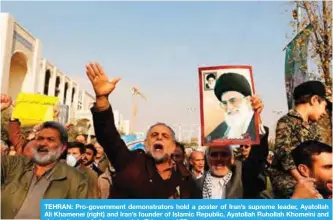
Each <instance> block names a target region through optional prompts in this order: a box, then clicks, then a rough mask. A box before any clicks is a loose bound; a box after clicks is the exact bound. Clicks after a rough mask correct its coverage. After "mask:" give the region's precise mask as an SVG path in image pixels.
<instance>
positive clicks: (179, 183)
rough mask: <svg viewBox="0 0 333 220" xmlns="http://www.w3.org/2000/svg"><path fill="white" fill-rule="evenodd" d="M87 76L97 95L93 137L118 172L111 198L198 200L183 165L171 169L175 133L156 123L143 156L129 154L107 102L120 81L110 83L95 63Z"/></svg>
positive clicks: (194, 188) (164, 125)
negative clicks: (94, 135) (94, 136)
mask: <svg viewBox="0 0 333 220" xmlns="http://www.w3.org/2000/svg"><path fill="white" fill-rule="evenodd" d="M86 73H87V75H88V78H89V79H90V81H91V83H92V85H93V88H94V91H95V94H96V103H95V105H94V107H93V108H92V114H93V120H94V128H95V134H96V137H97V140H98V142H99V143H100V144H101V145H102V146H103V147H104V151H105V154H106V155H107V156H108V158H109V160H110V161H112V164H113V165H114V168H115V170H116V172H117V174H116V178H115V182H114V185H113V186H112V192H111V195H112V198H160V199H162V198H173V199H175V198H184V199H187V198H200V197H201V195H200V192H199V190H198V189H197V187H196V185H195V182H194V180H193V179H192V177H191V174H190V173H189V172H188V171H187V170H186V168H185V167H184V164H178V163H177V166H176V169H174V166H173V165H174V163H173V161H172V159H171V155H172V153H173V152H174V151H175V147H176V140H175V133H174V131H173V130H172V129H171V128H170V127H169V126H167V125H166V124H164V123H157V124H155V125H153V126H151V127H150V128H149V129H148V132H147V136H146V140H145V142H144V144H145V149H146V153H143V152H142V151H129V149H128V148H127V146H126V144H125V143H124V141H123V140H122V139H121V138H120V135H119V133H118V131H117V129H116V127H115V123H114V117H113V112H112V107H111V105H110V103H109V100H108V96H109V95H110V94H111V92H112V91H113V90H114V89H115V86H116V84H117V83H118V82H119V80H120V78H116V79H113V80H112V81H109V79H108V77H107V75H106V73H105V72H104V70H103V69H102V67H101V66H100V65H99V64H97V63H89V64H88V65H87V66H86Z"/></svg>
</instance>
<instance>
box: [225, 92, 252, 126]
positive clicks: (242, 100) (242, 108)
mask: <svg viewBox="0 0 333 220" xmlns="http://www.w3.org/2000/svg"><path fill="white" fill-rule="evenodd" d="M221 104H222V107H223V109H224V110H225V112H226V123H227V124H228V125H229V126H233V125H234V126H237V125H239V124H240V123H243V121H244V119H245V118H246V117H247V115H248V113H249V111H251V110H252V106H251V104H250V102H249V100H248V99H247V98H246V97H244V95H243V94H241V93H239V92H236V91H229V92H225V93H223V94H222V97H221Z"/></svg>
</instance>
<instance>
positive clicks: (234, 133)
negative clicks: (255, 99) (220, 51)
mask: <svg viewBox="0 0 333 220" xmlns="http://www.w3.org/2000/svg"><path fill="white" fill-rule="evenodd" d="M212 75H214V77H215V82H214V84H215V85H214V88H213V89H207V78H208V77H210V78H211V76H212ZM199 85H200V118H201V143H202V145H204V146H223V145H247V144H259V142H260V136H259V116H258V115H257V114H255V112H254V110H253V108H252V104H251V101H250V100H251V96H253V95H254V94H255V89H254V83H253V75H252V67H251V66H213V67H200V68H199Z"/></svg>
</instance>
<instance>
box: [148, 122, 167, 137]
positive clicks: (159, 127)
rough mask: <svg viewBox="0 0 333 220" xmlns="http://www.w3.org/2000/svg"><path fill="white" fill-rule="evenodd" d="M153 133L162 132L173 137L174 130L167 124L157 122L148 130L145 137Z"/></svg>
mask: <svg viewBox="0 0 333 220" xmlns="http://www.w3.org/2000/svg"><path fill="white" fill-rule="evenodd" d="M153 134H164V135H168V136H170V137H173V135H174V132H173V131H172V130H171V128H169V127H168V126H167V125H163V124H157V125H154V126H153V127H151V128H150V129H149V130H148V133H147V137H148V136H151V135H153Z"/></svg>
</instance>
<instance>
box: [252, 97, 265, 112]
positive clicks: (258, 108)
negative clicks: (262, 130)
mask: <svg viewBox="0 0 333 220" xmlns="http://www.w3.org/2000/svg"><path fill="white" fill-rule="evenodd" d="M251 103H252V107H253V110H254V111H255V112H256V113H258V114H260V113H261V112H262V110H263V109H264V103H263V102H262V100H261V99H260V97H259V96H257V95H255V96H252V97H251Z"/></svg>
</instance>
